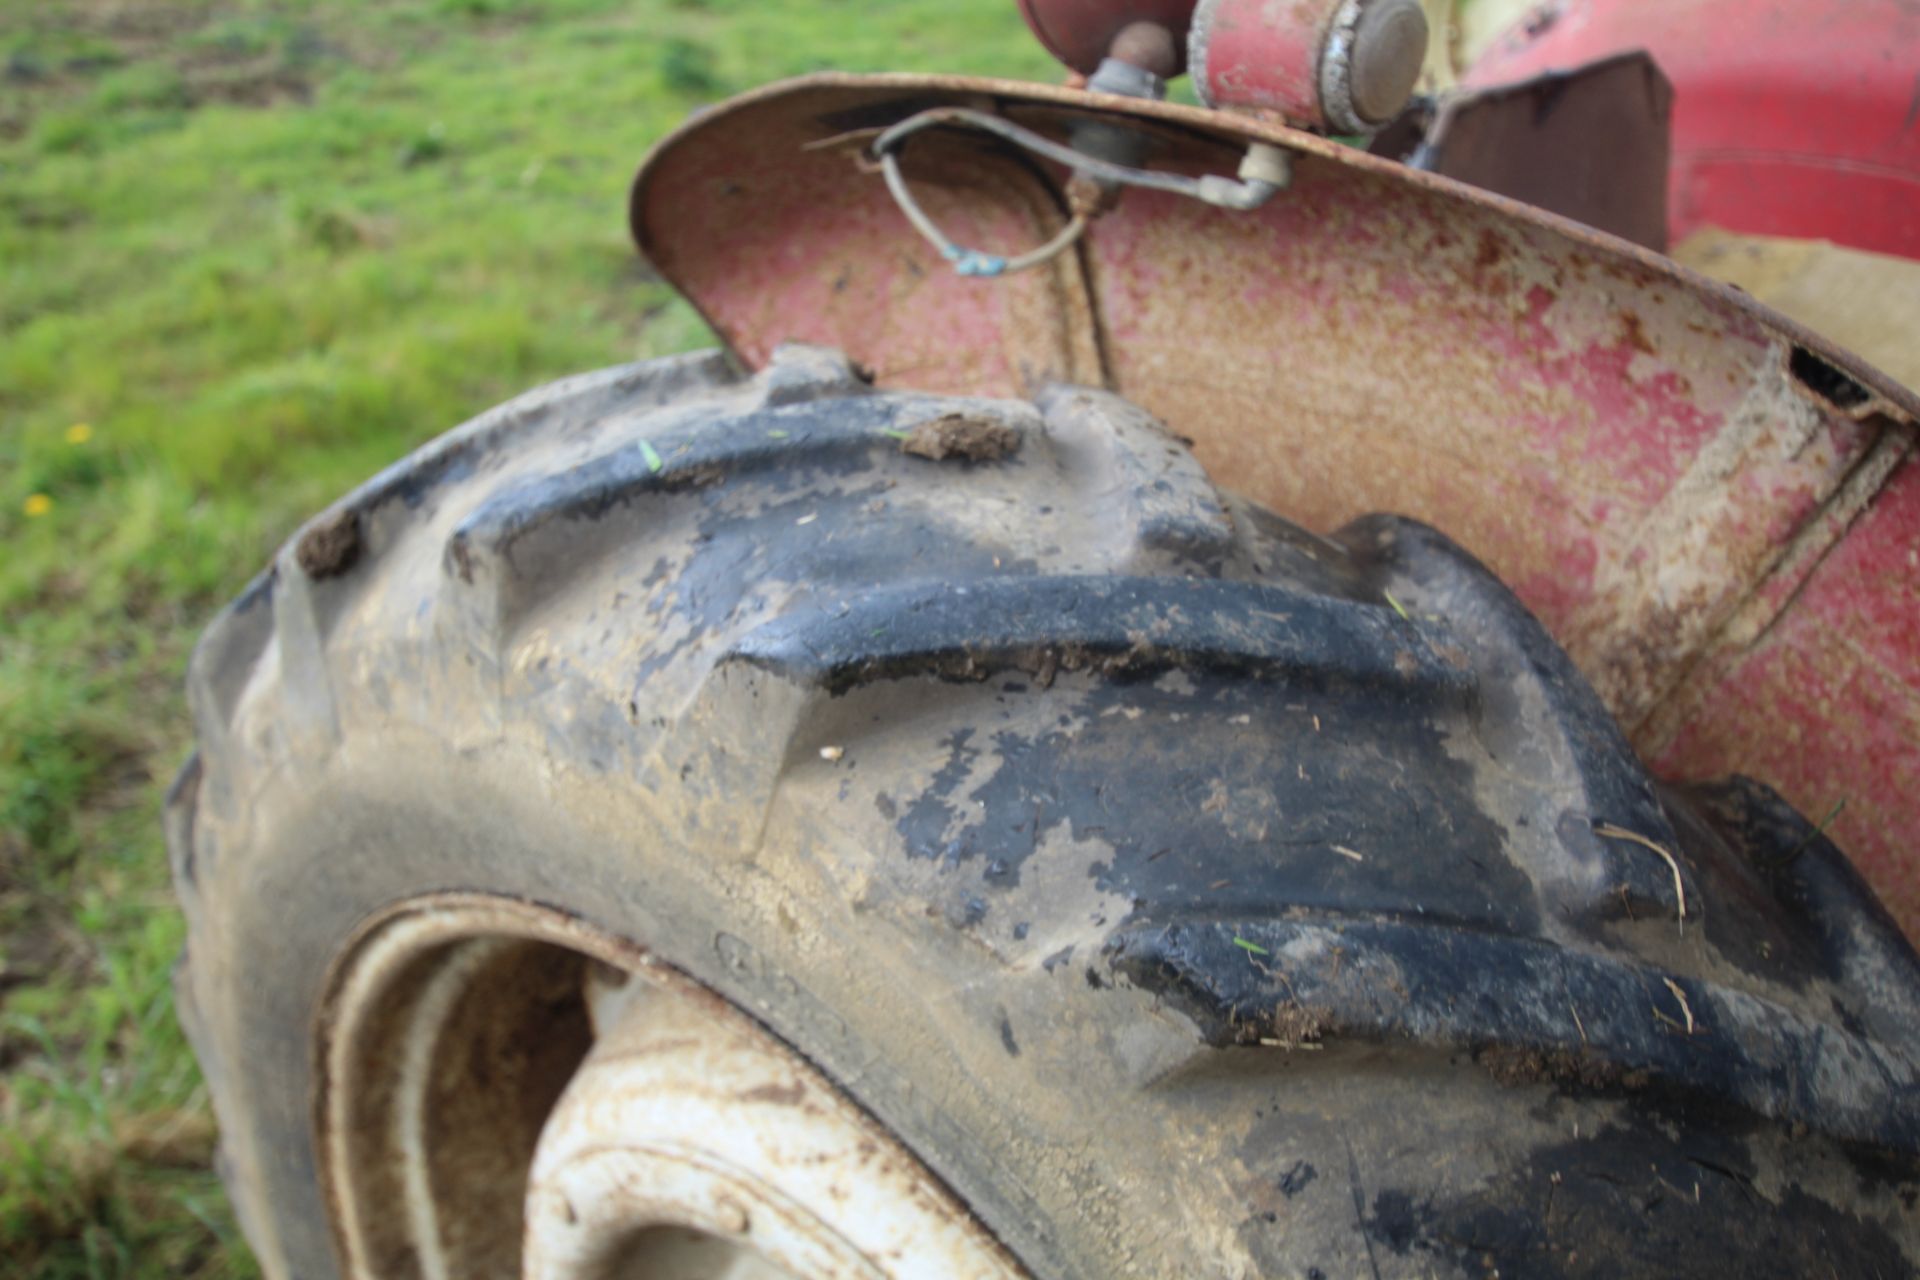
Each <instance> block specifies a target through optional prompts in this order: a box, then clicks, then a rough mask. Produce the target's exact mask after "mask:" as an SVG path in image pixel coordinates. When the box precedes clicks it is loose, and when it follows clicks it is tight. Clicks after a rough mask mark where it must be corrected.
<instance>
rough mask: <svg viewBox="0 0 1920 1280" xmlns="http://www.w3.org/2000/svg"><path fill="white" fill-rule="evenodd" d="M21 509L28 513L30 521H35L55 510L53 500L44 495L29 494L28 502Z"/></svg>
mask: <svg viewBox="0 0 1920 1280" xmlns="http://www.w3.org/2000/svg"><path fill="white" fill-rule="evenodd" d="M20 509H21V510H22V511H24V512H26V513H27V517H28V518H29V519H35V518H38V517H40V516H43V515H45V514H47V512H49V511H51V510H53V499H52V498H49V497H48V496H47V495H46V494H44V493H34V494H29V495H27V500H26V501H25V502H23V503H21V504H20Z"/></svg>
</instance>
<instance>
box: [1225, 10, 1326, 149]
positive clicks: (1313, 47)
mask: <svg viewBox="0 0 1920 1280" xmlns="http://www.w3.org/2000/svg"><path fill="white" fill-rule="evenodd" d="M1341 2H1342V0H1201V2H1200V7H1199V10H1198V12H1197V13H1196V14H1195V15H1194V29H1195V40H1194V66H1193V78H1194V82H1195V85H1196V87H1197V88H1198V89H1199V91H1200V96H1201V97H1202V98H1203V99H1205V100H1206V101H1208V102H1214V103H1232V104H1233V105H1234V106H1236V107H1262V108H1265V109H1267V110H1271V111H1278V112H1279V113H1280V114H1281V115H1283V116H1285V117H1286V119H1287V120H1288V122H1289V123H1292V124H1296V125H1302V126H1311V127H1317V126H1320V125H1323V124H1325V123H1326V119H1325V116H1324V114H1323V113H1322V111H1321V104H1320V51H1321V49H1322V48H1323V47H1324V46H1325V45H1326V43H1327V32H1328V31H1329V29H1330V28H1331V27H1332V25H1333V19H1334V15H1335V14H1336V13H1338V12H1339V9H1340V5H1341Z"/></svg>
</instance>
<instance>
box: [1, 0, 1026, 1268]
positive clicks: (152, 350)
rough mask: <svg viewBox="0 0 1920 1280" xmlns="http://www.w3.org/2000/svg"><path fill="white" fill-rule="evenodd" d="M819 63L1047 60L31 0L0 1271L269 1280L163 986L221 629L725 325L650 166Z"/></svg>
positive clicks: (608, 6) (459, 16) (983, 49)
mask: <svg viewBox="0 0 1920 1280" xmlns="http://www.w3.org/2000/svg"><path fill="white" fill-rule="evenodd" d="M825 67H840V68H847V69H883V68H899V69H915V68H919V69H934V68H942V69H951V70H957V71H969V72H982V73H998V74H1011V75H1025V76H1036V77H1045V78H1051V77H1052V76H1053V71H1052V69H1051V68H1050V67H1049V65H1048V63H1047V62H1046V60H1045V58H1044V57H1043V55H1041V53H1040V52H1039V51H1038V49H1037V47H1036V46H1034V45H1033V44H1032V42H1031V41H1030V40H1029V39H1028V38H1027V36H1026V34H1025V31H1024V29H1023V28H1022V26H1021V24H1020V21H1019V18H1018V16H1017V14H1016V12H1015V9H1014V6H1013V5H1012V4H1011V3H1008V2H1007V0H964V2H958V3H956V2H954V0H892V2H891V3H888V4H886V5H884V6H870V5H866V4H857V3H845V2H834V0H815V2H813V3H801V2H800V0H628V2H626V3H615V2H614V0H392V2H391V3H384V4H374V3H350V2H349V0H310V2H308V3H293V2H291V0H289V2H288V3H281V4H273V3H262V2H258V0H225V2H222V3H213V2H210V0H0V547H3V548H4V550H0V1273H4V1274H6V1275H21V1276H36V1277H48V1278H51V1280H60V1278H62V1277H70V1276H71V1277H80V1276H87V1277H94V1276H154V1277H159V1276H168V1277H174V1276H188V1277H196V1276H207V1277H210V1276H229V1275H246V1274H251V1273H252V1263H251V1262H250V1260H249V1259H248V1258H247V1255H246V1251H245V1247H244V1245H243V1244H242V1243H241V1242H240V1239H239V1237H238V1234H237V1232H236V1230H235V1228H234V1225H233V1222H232V1218H231V1215H230V1212H229V1210H228V1209H227V1207H226V1204H225V1201H224V1199H223V1197H222V1196H221V1194H220V1192H219V1190H218V1187H217V1184H216V1183H215V1181H214V1179H213V1177H212V1175H211V1174H210V1173H209V1172H208V1171H207V1165H208V1163H209V1160H210V1157H211V1147H212V1130H211V1124H210V1120H209V1118H208V1116H207V1114H206V1103H205V1098H204V1094H203V1091H202V1090H201V1087H200V1084H199V1081H198V1077H197V1073H196V1071H195V1068H194V1065H193V1062H192V1059H191V1056H190V1055H189V1053H188V1051H187V1049H186V1046H185V1044H184V1041H183V1039H182V1037H181V1035H180V1032H179V1030H178V1029H177V1027H176V1026H175V1023H174V1020H173V1014H172V1009H171V1004H170V996H169V991H168V985H167V984H168V970H169V967H170V966H171V964H172V961H173V957H174V955H175V954H176V952H177V951H178V948H179V944H180V936H181V929H180V924H179V920H178V917H177V916H176V914H175V913H174V910H173V907H172V902H171V898H170V896H169V893H168V889H167V884H166V873H165V859H164V853H163V850H162V845H161V840H160V834H159V807H160V795H161V792H162V790H163V789H164V787H165V785H166V783H167V781H168V780H169V778H170V775H171V774H172V772H173V771H174V769H175V768H176V767H177V766H178V765H179V763H180V762H181V761H182V760H183V759H184V758H185V755H186V753H187V750H188V733H187V724H186V716H185V710H184V707H183V705H182V700H181V697H180V684H181V676H182V671H183V668H184V665H185V661H186V656H187V654H188V651H189V649H190V647H191V645H192V643H193V640H194V637H195V635H196V634H197V632H198V630H199V628H200V626H201V625H202V624H203V623H204V622H205V621H206V619H207V618H208V617H210V616H211V615H212V613H213V612H214V610H215V609H216V608H217V607H218V606H219V604H220V603H221V601H222V600H223V599H225V598H226V597H227V596H229V595H230V594H232V593H234V592H235V591H237V590H238V589H239V588H240V587H241V586H242V585H243V584H244V583H245V581H246V580H247V578H248V577H249V576H250V575H251V574H252V573H253V572H254V571H255V570H257V569H258V568H259V566H260V565H261V564H262V563H263V561H264V560H265V558H266V557H267V556H268V555H269V554H270V552H271V549H272V547H273V546H274V545H275V544H276V543H277V542H278V541H279V540H280V539H281V538H283V537H284V536H285V535H286V534H287V532H288V531H289V530H290V529H291V528H292V527H293V526H294V525H295V523H296V522H297V521H298V520H299V519H300V518H301V517H302V516H303V515H305V514H307V513H309V512H311V511H313V510H314V509H316V508H318V507H319V506H321V505H323V504H324V503H325V502H326V501H328V500H329V499H330V498H332V497H333V496H335V495H336V494H338V493H340V492H341V491H343V490H345V489H347V488H349V487H350V486H352V485H353V484H354V483H356V482H357V481H359V480H360V479H362V478H363V477H365V476H366V475H368V474H370V473H371V472H373V471H374V470H375V469H377V468H378V467H380V466H381V465H383V464H384V463H386V462H388V461H390V460H392V459H393V458H395V457H398V456H399V455H401V454H402V453H404V452H405V451H407V450H408V449H410V448H412V447H414V446H415V445H418V444H420V443H421V442H423V441H425V440H427V439H428V438H430V437H431V436H433V435H436V434H438V433H439V432H441V431H443V430H445V429H447V428H448V427H451V426H453V425H454V424H456V423H457V422H459V421H461V420H462V419H464V418H466V417H468V416H470V415H472V414H473V413H475V412H477V411H479V410H480V409H483V408H485V407H486V406H487V405H489V404H491V403H494V402H496V401H498V400H501V399H503V398H505V397H507V396H509V395H511V394H513V393H515V392H517V391H519V390H522V389H524V388H525V387H527V386H530V385H533V384H535V383H538V382H541V381H543V380H546V379H549V378H552V377H556V376H558V375H561V374H564V373H568V372H571V371H576V370H580V369H586V368H591V367H595V366H599V365H604V364H608V363H611V362H615V361H620V360H626V359H632V358H635V357H637V356H644V355H653V354H661V353H665V352H669V351H674V350H680V349H685V348H687V347H690V346H696V345H702V344H704V343H705V342H706V340H707V339H706V335H705V334H704V331H703V330H702V329H701V326H700V325H699V322H698V321H697V320H696V319H695V318H694V316H693V315H692V313H691V312H690V310H689V309H687V308H686V307H685V306H684V305H683V304H681V303H679V302H678V301H676V300H675V299H674V298H673V297H672V295H671V294H670V293H669V291H668V290H667V289H665V288H664V287H663V286H661V285H660V284H658V283H657V282H653V281H651V280H650V279H649V278H648V277H647V276H646V274H645V273H644V272H643V271H642V270H641V269H640V266H639V264H638V262H637V261H636V259H635V257H634V255H633V253H632V250H631V248H630V246H629V245H628V243H627V240H626V234H625V229H624V196H625V188H626V184H627V181H628V179H629V178H630V176H631V174H632V171H633V168H634V166H635V164H636V162H637V161H638V160H639V158H640V156H641V154H642V153H643V152H644V150H645V149H646V147H647V145H648V143H649V142H650V141H651V140H652V139H654V138H656V137H658V136H659V135H660V134H662V133H663V132H665V131H666V130H667V129H669V128H670V127H672V126H673V125H674V124H675V123H677V122H678V121H679V120H681V119H682V118H683V117H684V116H685V115H686V113H687V112H688V111H689V110H690V109H692V108H693V107H695V106H698V105H700V104H701V103H703V102H706V101H709V100H711V99H714V98H716V97H719V96H721V95H723V94H726V93H728V92H732V91H734V90H737V89H741V88H745V87H748V86H750V85H752V84H755V83H759V82H762V81H765V80H770V79H774V78H777V77H780V76H786V75H792V74H796V73H799V72H804V71H809V70H815V69H819V68H825ZM78 424H85V426H86V427H87V428H88V429H87V430H75V427H76V426H77V425H78Z"/></svg>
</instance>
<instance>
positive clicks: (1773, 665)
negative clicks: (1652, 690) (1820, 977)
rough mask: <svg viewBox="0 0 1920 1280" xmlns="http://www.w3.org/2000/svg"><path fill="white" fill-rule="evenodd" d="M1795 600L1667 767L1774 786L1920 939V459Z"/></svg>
mask: <svg viewBox="0 0 1920 1280" xmlns="http://www.w3.org/2000/svg"><path fill="white" fill-rule="evenodd" d="M1783 585H1792V586H1794V587H1796V588H1797V590H1796V591H1795V592H1794V595H1793V597H1792V599H1791V600H1790V601H1788V602H1787V606H1786V608H1785V609H1784V611H1783V612H1782V613H1780V614H1779V615H1778V616H1777V617H1776V618H1775V619H1774V620H1773V621H1772V622H1771V623H1770V624H1769V625H1768V626H1767V627H1766V628H1765V629H1764V631H1763V632H1762V633H1761V635H1760V636H1758V637H1757V638H1756V639H1755V641H1754V642H1753V643H1752V644H1751V645H1749V646H1746V647H1742V648H1739V649H1736V650H1735V651H1733V652H1731V653H1728V654H1726V655H1725V656H1724V657H1722V658H1721V659H1720V660H1718V661H1716V662H1715V663H1713V664H1712V666H1711V667H1710V669H1709V671H1708V672H1706V673H1704V674H1703V676H1702V677H1701V679H1700V681H1699V685H1698V687H1697V688H1696V689H1694V690H1693V691H1692V692H1691V696H1690V697H1689V698H1688V699H1687V704H1686V715H1685V718H1684V721H1683V723H1682V725H1681V727H1680V728H1679V729H1678V731H1677V732H1674V733H1673V734H1672V736H1671V740H1670V741H1668V742H1665V743H1661V744H1654V745H1656V746H1657V748H1658V749H1657V750H1656V752H1655V753H1654V755H1653V760H1654V763H1655V766H1656V767H1657V768H1659V769H1660V770H1662V771H1663V772H1665V773H1667V774H1670V775H1676V776H1682V777H1714V776H1717V775H1720V774H1725V773H1729V772H1733V771H1736V770H1738V771H1741V772H1745V773H1749V774H1752V775H1754V776H1757V777H1762V778H1765V779H1766V780H1767V781H1768V782H1770V783H1771V784H1772V785H1774V786H1775V787H1778V788H1779V789H1780V790H1781V792H1782V793H1783V794H1785V795H1786V797H1787V798H1788V799H1789V800H1791V801H1793V803H1794V804H1795V805H1797V806H1798V807H1799V808H1800V809H1801V810H1802V811H1803V812H1805V813H1808V814H1811V815H1813V817H1814V818H1815V820H1816V821H1817V820H1820V819H1821V818H1823V817H1827V816H1828V815H1833V814H1834V810H1835V808H1836V807H1837V806H1841V805H1844V806H1845V807H1844V808H1841V809H1840V811H1839V813H1838V814H1837V815H1834V816H1833V818H1832V826H1831V828H1830V831H1831V833H1832V835H1833V837H1834V839H1835V840H1836V841H1837V842H1838V843H1839V845H1840V847H1841V848H1843V849H1845V850H1846V851H1847V852H1848V853H1849V854H1850V855H1851V856H1852V857H1853V859H1854V861H1855V862H1856V863H1857V864H1858V865H1859V867H1860V869H1861V871H1862V872H1863V873H1864V874H1865V875H1866V877H1867V879H1868V880H1869V881H1870V882H1871V883H1872V884H1873V886H1874V888H1875V889H1876V890H1877V891H1878V892H1879V894H1880V897H1881V900H1882V901H1884V902H1885V903H1886V904H1887V907H1888V909H1889V910H1891V911H1892V912H1893V913H1894V916H1895V918H1897V919H1899V920H1901V921H1902V922H1903V923H1904V924H1905V927H1906V929H1907V932H1908V934H1909V935H1910V936H1911V935H1914V934H1916V933H1920V929H1916V924H1920V856H1916V844H1917V843H1920V825H1917V824H1916V822H1915V818H1916V811H1917V810H1920V661H1916V653H1915V650H1916V646H1920V632H1916V627H1915V623H1916V620H1917V619H1920V464H1916V463H1914V462H1912V461H1906V462H1903V463H1901V464H1900V465H1899V469H1898V470H1897V472H1896V473H1895V474H1894V476H1893V477H1892V480H1891V483H1889V484H1888V485H1887V486H1886V488H1885V489H1884V490H1883V491H1882V492H1881V493H1880V494H1879V496H1878V497H1877V499H1876V500H1875V501H1874V502H1873V503H1872V505H1871V506H1870V507H1869V508H1868V509H1867V510H1865V511H1864V512H1863V513H1862V514H1861V515H1860V517H1859V521H1858V523H1857V524H1856V525H1854V527H1853V528H1852V529H1851V530H1849V531H1848V532H1847V534H1846V536H1845V537H1844V538H1841V539H1839V540H1838V541H1837V542H1836V543H1835V544H1834V545H1833V546H1832V548H1831V551H1830V553H1829V554H1827V555H1826V556H1825V557H1824V559H1822V560H1821V561H1820V562H1819V563H1818V564H1817V566H1815V567H1814V568H1813V570H1812V572H1811V574H1810V575H1809V576H1808V577H1806V578H1805V579H1804V580H1803V581H1798V582H1793V583H1791V584H1783Z"/></svg>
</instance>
